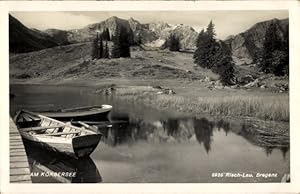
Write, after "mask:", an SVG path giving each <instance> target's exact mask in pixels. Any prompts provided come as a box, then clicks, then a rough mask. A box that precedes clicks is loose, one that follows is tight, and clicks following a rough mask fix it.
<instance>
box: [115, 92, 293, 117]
mask: <svg viewBox="0 0 300 194" xmlns="http://www.w3.org/2000/svg"><path fill="white" fill-rule="evenodd" d="M116 94H117V95H118V96H120V97H121V98H123V99H126V100H129V101H135V102H138V103H143V104H146V105H148V106H151V107H154V108H158V109H169V110H170V109H171V110H174V111H178V112H184V113H191V114H209V115H214V116H230V117H253V118H257V119H262V120H271V121H289V97H288V95H287V94H282V95H279V94H272V93H269V94H266V95H257V96H254V95H251V96H248V95H239V94H237V95H234V96H232V95H231V96H230V95H229V96H223V95H220V94H218V95H215V96H201V97H198V96H197V95H194V96H188V97H187V96H182V95H180V94H174V95H167V94H159V91H158V90H157V89H155V88H151V87H123V88H122V87H121V88H118V89H117V90H116Z"/></svg>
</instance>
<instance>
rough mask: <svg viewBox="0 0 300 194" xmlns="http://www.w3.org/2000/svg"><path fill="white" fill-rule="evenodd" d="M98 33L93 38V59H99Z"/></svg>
mask: <svg viewBox="0 0 300 194" xmlns="http://www.w3.org/2000/svg"><path fill="white" fill-rule="evenodd" d="M98 41H99V40H98V34H97V36H96V38H95V39H94V40H93V45H92V59H98Z"/></svg>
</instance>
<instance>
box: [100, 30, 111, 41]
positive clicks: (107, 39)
mask: <svg viewBox="0 0 300 194" xmlns="http://www.w3.org/2000/svg"><path fill="white" fill-rule="evenodd" d="M101 35H102V38H103V40H106V41H110V35H109V30H108V28H105V30H103V32H102V34H101Z"/></svg>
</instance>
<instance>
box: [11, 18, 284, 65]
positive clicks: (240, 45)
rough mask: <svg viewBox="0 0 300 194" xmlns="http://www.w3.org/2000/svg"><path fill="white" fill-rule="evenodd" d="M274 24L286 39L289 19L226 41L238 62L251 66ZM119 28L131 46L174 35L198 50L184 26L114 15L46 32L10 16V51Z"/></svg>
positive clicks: (191, 32)
mask: <svg viewBox="0 0 300 194" xmlns="http://www.w3.org/2000/svg"><path fill="white" fill-rule="evenodd" d="M272 21H273V22H274V23H275V24H276V25H277V26H278V27H277V29H278V34H279V36H280V37H281V38H284V36H285V34H286V33H285V31H286V29H287V28H288V24H289V21H288V19H283V20H279V19H273V20H268V21H263V22H259V23H256V24H254V25H253V26H252V27H251V28H249V29H248V30H246V31H245V32H241V33H240V34H237V35H233V36H230V37H228V38H227V39H226V40H224V41H225V42H226V44H227V45H228V46H229V47H230V49H231V50H232V53H233V58H234V60H235V61H236V62H237V63H251V61H252V59H253V57H254V54H255V52H256V51H257V50H259V49H261V48H262V45H263V41H264V36H265V32H266V30H267V28H268V26H269V25H270V23H271V22H272ZM119 26H123V27H125V28H126V29H127V30H128V32H129V35H130V37H129V38H130V40H131V41H132V43H134V42H141V43H142V44H144V45H146V46H150V47H161V46H162V45H163V44H164V43H165V41H166V39H167V37H168V36H169V34H170V33H173V34H175V35H176V36H178V37H179V39H180V44H181V47H182V49H183V50H193V49H195V48H196V45H195V44H196V39H197V36H198V32H196V31H195V30H194V29H193V28H192V27H190V26H187V25H184V24H179V25H171V24H168V23H165V22H157V23H147V24H141V23H140V22H139V21H137V20H135V19H133V18H130V19H128V20H125V19H121V18H118V17H115V16H113V17H110V18H108V19H106V20H104V21H101V22H99V23H94V24H89V25H87V26H85V27H83V28H81V29H74V30H59V29H47V30H44V31H40V30H36V29H30V28H27V27H26V26H24V25H23V24H22V23H21V22H20V21H18V20H17V19H16V18H14V17H13V16H11V15H10V16H9V44H10V52H11V53H22V52H31V51H35V50H41V49H45V48H50V47H55V46H59V45H66V44H72V43H81V42H89V41H92V40H93V39H94V38H95V36H96V34H97V32H102V31H103V30H105V29H106V28H108V29H109V32H110V36H111V37H112V36H114V35H115V33H116V29H117V28H118V27H119Z"/></svg>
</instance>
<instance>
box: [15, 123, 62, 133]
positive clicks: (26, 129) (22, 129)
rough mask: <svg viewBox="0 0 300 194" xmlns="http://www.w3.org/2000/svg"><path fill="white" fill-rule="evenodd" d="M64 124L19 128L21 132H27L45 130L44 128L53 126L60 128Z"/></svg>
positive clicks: (53, 127)
mask: <svg viewBox="0 0 300 194" xmlns="http://www.w3.org/2000/svg"><path fill="white" fill-rule="evenodd" d="M64 126H65V125H53V126H44V127H28V128H21V129H20V130H21V131H22V132H29V131H40V130H46V129H55V128H61V127H64Z"/></svg>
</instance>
